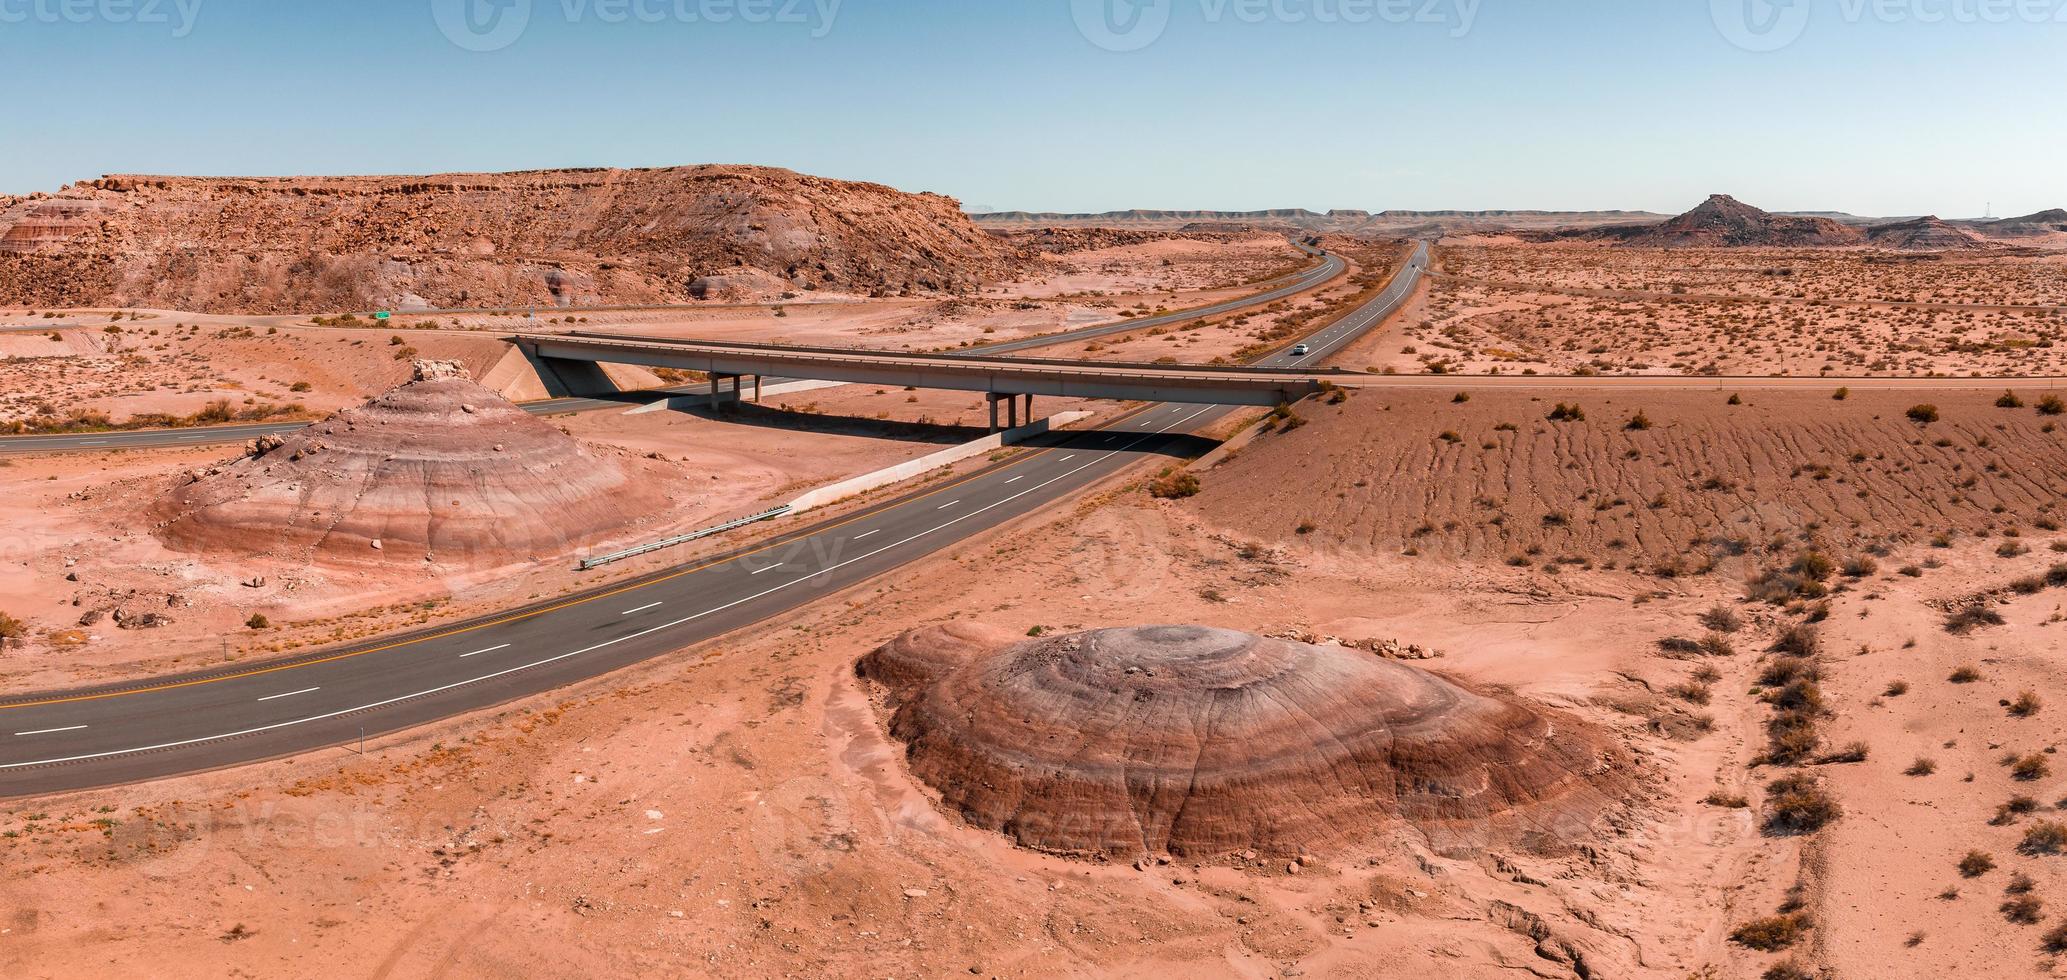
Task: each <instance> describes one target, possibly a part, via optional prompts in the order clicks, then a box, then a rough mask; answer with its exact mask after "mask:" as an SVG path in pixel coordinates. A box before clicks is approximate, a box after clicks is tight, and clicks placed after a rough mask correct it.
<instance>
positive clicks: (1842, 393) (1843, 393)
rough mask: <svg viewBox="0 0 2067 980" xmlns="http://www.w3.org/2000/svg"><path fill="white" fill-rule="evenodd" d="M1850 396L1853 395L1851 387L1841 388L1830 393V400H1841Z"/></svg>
mask: <svg viewBox="0 0 2067 980" xmlns="http://www.w3.org/2000/svg"><path fill="white" fill-rule="evenodd" d="M1850 397H1852V389H1850V388H1839V389H1837V390H1836V391H1833V392H1831V393H1830V400H1831V401H1834V402H1841V401H1844V400H1845V399H1847V398H1850Z"/></svg>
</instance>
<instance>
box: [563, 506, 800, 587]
mask: <svg viewBox="0 0 2067 980" xmlns="http://www.w3.org/2000/svg"><path fill="white" fill-rule="evenodd" d="M789 512H790V505H788V504H783V505H782V506H780V507H777V508H775V509H774V510H771V511H767V512H765V513H760V514H755V515H754V516H752V517H742V518H740V519H739V520H736V521H733V522H731V523H729V524H720V525H718V526H717V527H707V528H704V529H703V530H701V531H694V532H691V533H689V534H683V535H678V536H676V537H672V538H667V539H665V540H661V541H655V542H653V543H651V544H642V545H640V546H638V547H636V548H629V549H626V550H624V551H619V552H613V553H611V554H607V555H600V556H598V557H595V558H584V559H582V560H581V566H580V570H581V571H584V572H587V571H593V570H595V569H598V568H602V567H603V566H605V565H609V564H614V563H616V562H621V561H624V560H625V559H627V558H637V557H639V556H640V555H650V554H652V553H654V552H656V551H665V550H666V549H668V548H672V547H675V546H676V545H683V544H688V543H689V542H691V541H700V540H702V539H704V538H708V537H710V536H711V535H714V534H723V533H725V532H726V531H736V530H739V529H740V528H743V527H746V526H747V525H749V524H759V523H761V522H762V521H772V520H774V519H776V518H778V517H781V516H783V515H784V514H787V513H789Z"/></svg>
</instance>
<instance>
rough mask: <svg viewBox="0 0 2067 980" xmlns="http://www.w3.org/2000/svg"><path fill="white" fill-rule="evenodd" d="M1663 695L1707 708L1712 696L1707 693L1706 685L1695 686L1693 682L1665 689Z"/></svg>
mask: <svg viewBox="0 0 2067 980" xmlns="http://www.w3.org/2000/svg"><path fill="white" fill-rule="evenodd" d="M1665 693H1667V694H1670V695H1672V696H1673V697H1676V698H1678V699H1680V700H1681V701H1685V702H1687V703H1688V704H1698V705H1702V706H1704V707H1705V706H1707V704H1708V702H1709V701H1710V700H1712V696H1711V695H1710V694H1709V692H1708V685H1706V684H1696V683H1694V682H1693V681H1686V682H1683V683H1679V684H1674V685H1672V686H1671V687H1668V688H1666V689H1665Z"/></svg>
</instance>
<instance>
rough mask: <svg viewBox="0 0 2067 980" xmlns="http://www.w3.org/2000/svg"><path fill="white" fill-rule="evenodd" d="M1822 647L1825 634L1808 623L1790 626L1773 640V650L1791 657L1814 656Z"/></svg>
mask: <svg viewBox="0 0 2067 980" xmlns="http://www.w3.org/2000/svg"><path fill="white" fill-rule="evenodd" d="M1822 649H1823V634H1822V633H1820V632H1818V631H1817V630H1816V628H1815V627H1814V626H1809V625H1807V624H1799V625H1794V626H1789V627H1787V628H1786V629H1784V630H1781V631H1780V635H1779V636H1778V637H1776V638H1775V639H1774V640H1773V652H1774V653H1784V654H1786V655H1788V656H1790V657H1803V658H1806V657H1813V656H1815V655H1816V654H1817V652H1818V651H1820V650H1822Z"/></svg>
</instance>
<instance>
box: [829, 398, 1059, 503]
mask: <svg viewBox="0 0 2067 980" xmlns="http://www.w3.org/2000/svg"><path fill="white" fill-rule="evenodd" d="M1091 415H1092V413H1090V412H1063V413H1061V414H1059V415H1054V416H1050V417H1048V418H1045V419H1042V420H1040V421H1039V422H1035V423H1034V424H1032V425H1023V426H1020V427H1019V428H1017V429H1009V430H1007V431H1004V432H999V433H995V434H993V435H988V436H985V437H983V438H981V439H978V440H976V441H975V442H970V443H964V444H962V445H959V446H956V447H955V448H953V449H947V450H942V451H940V452H937V453H934V454H933V455H931V456H925V457H922V458H919V459H915V460H912V461H911V462H909V463H900V464H898V465H896V466H892V467H890V468H889V469H884V470H877V471H876V472H874V473H870V474H868V475H866V476H857V477H855V478H854V479H852V480H847V481H844V482H841V483H835V484H833V485H832V486H829V487H820V488H819V489H817V490H813V491H811V492H810V493H807V494H805V495H803V496H801V497H798V498H797V499H796V500H794V501H791V502H790V512H791V513H793V514H796V513H802V512H804V511H807V510H811V509H813V508H817V507H824V506H826V505H827V504H834V503H838V502H840V501H842V500H845V499H847V498H849V497H852V496H855V495H856V494H862V493H867V492H869V491H870V490H875V489H878V488H881V487H887V486H889V485H891V484H893V483H903V482H904V481H906V480H909V479H912V478H913V477H917V476H923V475H925V474H927V473H931V472H933V471H934V470H937V469H939V468H941V467H943V466H947V465H950V464H953V463H959V462H961V461H962V460H965V459H968V458H970V457H972V456H981V455H983V454H984V453H987V452H992V451H994V450H997V449H1002V448H1004V447H1005V446H1009V445H1012V444H1013V443H1016V442H1024V441H1026V440H1027V439H1031V438H1033V437H1034V436H1038V435H1045V434H1046V433H1048V432H1050V431H1053V430H1055V429H1060V428H1062V427H1063V426H1066V425H1070V424H1073V423H1076V422H1081V421H1083V420H1084V419H1087V418H1090V417H1091Z"/></svg>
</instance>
